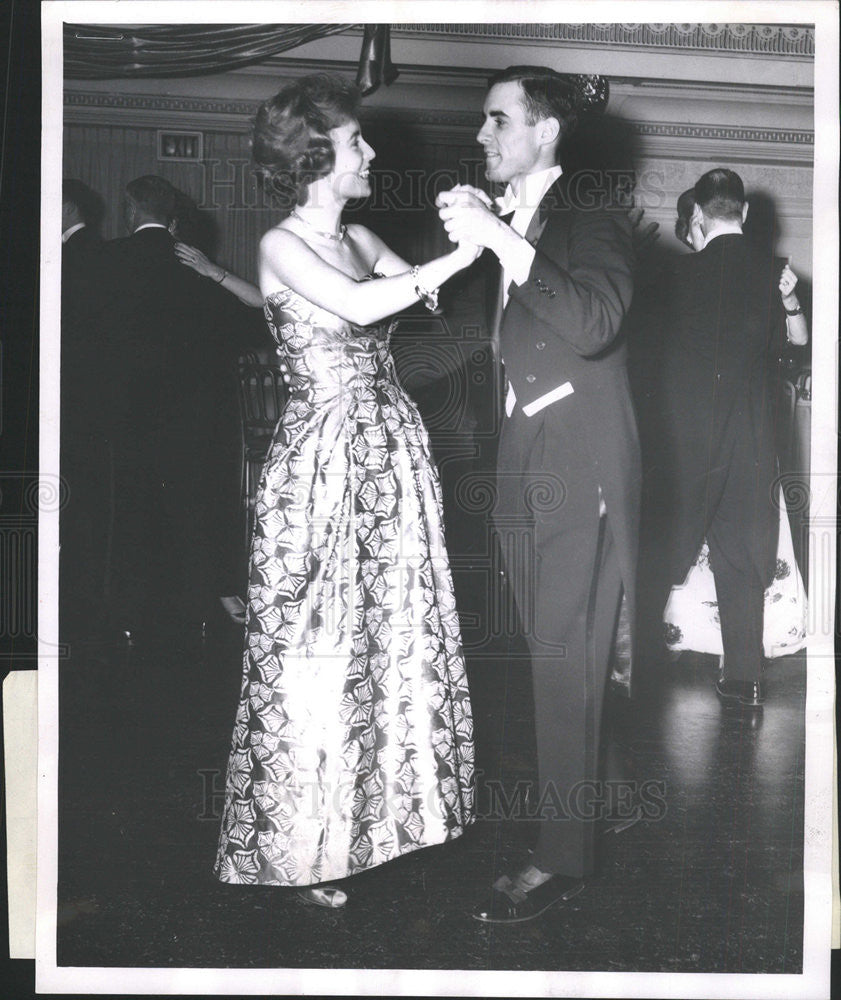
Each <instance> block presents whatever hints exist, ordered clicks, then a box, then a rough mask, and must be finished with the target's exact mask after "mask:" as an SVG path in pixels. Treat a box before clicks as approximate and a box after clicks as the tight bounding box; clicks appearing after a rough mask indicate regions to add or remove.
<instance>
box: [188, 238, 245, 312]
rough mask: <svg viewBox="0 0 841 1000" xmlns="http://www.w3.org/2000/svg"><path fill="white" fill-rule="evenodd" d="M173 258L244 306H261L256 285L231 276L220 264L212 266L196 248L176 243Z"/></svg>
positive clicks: (211, 262)
mask: <svg viewBox="0 0 841 1000" xmlns="http://www.w3.org/2000/svg"><path fill="white" fill-rule="evenodd" d="M175 256H176V257H177V258H178V259H179V260H180V261H181V263H182V264H186V265H187V267H191V268H192V269H193V270H194V271H196V272H197V273H198V274H200V275H202V277H204V278H210V280H211V281H215V282H216V284H217V285H220V286H221V287H222V288H224V289H225V291H226V292H230V293H231V295H235V296H236V297H237V298H238V299H239V300H240V302H244V303H245V305H247V306H256V307H261V306H262V305H263V296H262V295H261V294H260V289H259V288H258V287H257V286H256V285H252V284H251V283H250V282H248V281H246V280H245V279H244V278H240V277H238V276H237V275H236V274H231V272H230V271H226V270H225V268H224V267H222V266H221V265H220V264H214V263H213V261H212V260H209V259H208V258H207V257H205V255H204V254H203V253H202V252H201V250H197V249H196V247H191V246H188V245H187V244H186V243H176V244H175Z"/></svg>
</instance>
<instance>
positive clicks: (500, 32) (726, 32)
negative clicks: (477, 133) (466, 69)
mask: <svg viewBox="0 0 841 1000" xmlns="http://www.w3.org/2000/svg"><path fill="white" fill-rule="evenodd" d="M391 30H392V32H393V33H394V35H395V36H398V35H400V34H411V35H415V36H423V35H430V36H437V35H451V36H452V35H469V36H471V37H472V38H488V39H505V40H508V41H511V40H517V39H520V40H523V41H530V42H539V41H545V42H573V43H577V44H585V45H611V46H616V45H621V46H632V47H634V48H640V47H645V48H657V49H679V50H686V49H694V50H698V51H705V52H724V53H733V52H741V53H744V54H745V55H755V56H786V57H790V58H801V59H814V56H815V29H814V27H813V26H810V25H802V24H800V25H798V24H510V23H509V24H393V25H392V26H391Z"/></svg>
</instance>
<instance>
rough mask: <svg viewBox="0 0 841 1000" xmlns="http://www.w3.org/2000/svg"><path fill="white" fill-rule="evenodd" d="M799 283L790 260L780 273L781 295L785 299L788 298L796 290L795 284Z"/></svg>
mask: <svg viewBox="0 0 841 1000" xmlns="http://www.w3.org/2000/svg"><path fill="white" fill-rule="evenodd" d="M796 284H797V275H796V274H795V273H794V271H792V269H791V267H790V260H789V262H788V263H787V264H786V266H785V267H784V268H783V270H782V274H781V275H780V296H781V298H783V299H786V298H788V297H789V296H790V295H792V294H793V292H794V286H795V285H796Z"/></svg>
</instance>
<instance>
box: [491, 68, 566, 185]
mask: <svg viewBox="0 0 841 1000" xmlns="http://www.w3.org/2000/svg"><path fill="white" fill-rule="evenodd" d="M522 98H523V89H522V87H521V86H520V83H519V81H517V80H511V81H509V82H507V83H497V84H495V85H494V86H493V87H491V89H490V90H489V91H488V96H487V97H486V98H485V105H484V108H483V111H482V113H483V115H484V119H485V121H484V124H483V125H482V127H481V129H480V130H479V134H478V135H477V136H476V138H477V140H478V141H479V142H480V143H481V145H482V148H483V150H484V152H485V176H486V177H487V178H488V180H491V181H500V182H502V183H507V182H509V181H511V180H512V179H514V178H520V177H525V176H526V174H531V173H534V172H535V171H536V170H541V169H543V167H545V166H551V163H552V157H553V150H551V149H549V150H547V148H546V146H545V145H544V144H542V143H541V142H540V141H539V133H540V130H541V123H540V122H536V123H535V124H534V125H529V124H528V122H527V121H526V112H525V108H524V107H523V101H522ZM544 161H547V162H544Z"/></svg>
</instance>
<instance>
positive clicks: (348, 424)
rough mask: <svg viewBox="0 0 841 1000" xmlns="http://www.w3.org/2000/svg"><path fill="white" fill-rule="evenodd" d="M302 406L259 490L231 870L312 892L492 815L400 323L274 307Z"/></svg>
mask: <svg viewBox="0 0 841 1000" xmlns="http://www.w3.org/2000/svg"><path fill="white" fill-rule="evenodd" d="M265 312H266V318H267V320H268V323H269V328H270V330H271V333H272V335H273V336H274V338H275V340H276V341H277V343H278V345H279V348H280V352H279V353H280V355H281V361H282V362H283V363H284V364H285V365H286V366H287V369H288V373H289V376H290V378H289V399H288V402H287V404H286V407H285V409H284V411H283V414H282V416H281V418H280V422H279V424H278V426H277V429H276V431H275V435H274V439H273V442H272V445H271V447H270V449H269V453H268V457H267V460H266V464H265V467H264V470H263V476H262V480H261V483H260V486H259V491H258V494H257V503H256V513H255V531H254V539H253V543H252V549H251V568H250V580H249V590H248V610H247V619H246V643H245V653H244V666H243V680H242V689H241V696H240V704H239V710H238V712H237V716H236V721H235V726H234V735H233V745H232V749H231V755H230V759H229V763H228V777H227V785H226V797H225V807H224V814H223V817H222V830H221V835H220V841H219V851H218V855H217V859H216V864H215V868H214V870H215V872H216V874H217V876H218V877H219V878H220V879H221V880H222V881H223V882H232V883H262V884H266V885H310V884H314V883H318V882H324V881H326V880H328V879H337V878H342V877H344V876H346V875H352V874H354V873H355V872H360V871H363V870H364V869H367V868H371V867H373V866H374V865H378V864H382V863H383V862H385V861H389V860H390V859H392V858H396V857H398V856H400V855H402V854H406V853H408V852H409V851H413V850H416V849H417V848H420V847H427V846H429V845H432V844H440V843H442V842H444V841H447V840H451V839H453V838H455V837H458V836H459V835H460V834H461V833H462V832H463V831H464V829H465V827H466V826H467V825H468V824H469V823H471V822H472V821H473V819H474V811H473V810H474V804H473V795H474V788H473V781H474V775H473V742H472V717H471V709H470V700H469V696H468V691H467V683H466V678H465V670H464V659H463V656H462V650H461V641H460V634H459V626H458V619H457V615H456V607H455V600H454V596H453V585H452V578H451V575H450V569H449V565H448V562H447V553H446V549H445V546H444V535H443V527H442V507H441V493H440V487H439V483H438V478H437V473H436V470H435V467H434V465H433V462H432V459H431V457H430V451H429V444H428V440H427V435H426V431H425V429H424V427H423V425H422V423H421V420H420V416H419V414H418V411H417V409H416V407H415V405H414V404H413V403H412V402H411V400H410V399H409V398H408V397H407V395H406V393H405V392H404V391H403V389H402V387H401V386H400V384H399V382H398V381H397V376H396V373H395V369H394V361H393V359H392V356H391V353H390V351H389V346H388V333H387V330H386V329H385V328H384V327H380V326H371V327H358V326H355V325H353V324H351V323H349V322H347V321H345V320H343V319H341V318H340V317H338V316H335V315H333V314H332V313H329V312H327V311H326V310H324V309H321V308H319V307H318V306H315V305H313V304H312V303H311V302H309V301H307V300H306V299H304V298H303V297H302V296H300V295H298V294H297V293H296V292H294V291H292V290H291V289H286V290H283V291H280V292H275V293H273V294H272V295H270V296H269V297H268V298H267V299H266V303H265Z"/></svg>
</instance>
